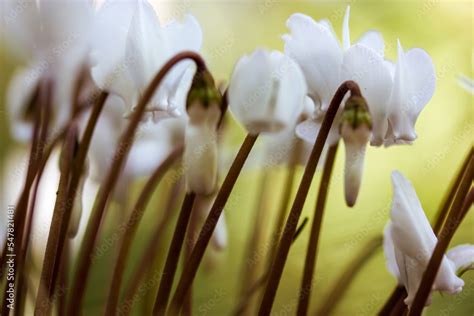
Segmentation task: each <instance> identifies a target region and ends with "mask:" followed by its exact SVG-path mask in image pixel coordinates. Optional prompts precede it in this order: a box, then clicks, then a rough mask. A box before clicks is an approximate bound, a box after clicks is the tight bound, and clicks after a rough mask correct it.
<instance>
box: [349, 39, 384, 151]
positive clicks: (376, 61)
mask: <svg viewBox="0 0 474 316" xmlns="http://www.w3.org/2000/svg"><path fill="white" fill-rule="evenodd" d="M341 77H342V81H344V80H354V81H355V82H357V83H358V84H359V86H360V88H361V91H362V95H363V96H364V98H365V99H366V100H367V105H368V107H369V110H370V114H371V116H372V123H373V128H372V144H374V145H381V144H382V142H383V139H384V137H385V134H386V132H387V128H388V126H387V125H388V121H387V104H388V101H389V98H390V92H391V88H392V78H391V76H390V70H389V69H388V68H387V66H386V64H385V62H384V60H383V58H382V56H380V55H379V54H378V53H377V52H375V51H374V50H373V49H371V48H369V47H367V46H364V45H361V44H355V45H353V46H351V48H349V50H347V52H346V53H345V54H344V62H343V65H342V70H341Z"/></svg>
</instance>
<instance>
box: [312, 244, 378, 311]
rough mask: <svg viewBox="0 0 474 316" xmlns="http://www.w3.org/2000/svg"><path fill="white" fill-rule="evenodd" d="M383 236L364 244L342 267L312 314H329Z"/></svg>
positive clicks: (373, 252)
mask: <svg viewBox="0 0 474 316" xmlns="http://www.w3.org/2000/svg"><path fill="white" fill-rule="evenodd" d="M382 241H383V237H382V236H378V237H376V238H374V239H372V240H371V241H369V242H368V244H367V245H365V246H364V247H363V248H362V249H361V251H360V252H359V253H358V254H357V256H356V257H355V258H354V260H353V261H352V262H351V263H350V264H349V265H348V266H347V268H346V269H344V271H343V273H342V274H341V276H340V277H339V278H338V280H337V281H336V282H335V283H334V284H335V285H334V288H333V289H332V290H331V291H330V292H329V295H328V297H327V298H326V299H324V301H323V302H324V304H323V306H322V307H321V308H320V309H319V311H318V312H317V313H315V314H314V315H325V316H326V315H330V314H331V313H332V311H333V310H334V308H335V307H336V306H337V304H338V303H339V301H340V300H341V298H342V297H343V296H344V294H345V293H346V291H347V289H348V288H349V284H350V283H351V282H352V280H353V279H354V278H355V277H356V275H357V273H359V271H360V270H361V269H362V267H364V265H365V264H366V263H367V261H368V260H369V259H370V258H371V257H372V256H373V255H374V254H375V252H376V250H377V249H378V248H379V247H380V246H382Z"/></svg>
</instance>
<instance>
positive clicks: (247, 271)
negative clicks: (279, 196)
mask: <svg viewBox="0 0 474 316" xmlns="http://www.w3.org/2000/svg"><path fill="white" fill-rule="evenodd" d="M269 183H270V171H269V170H268V169H266V170H263V172H262V174H261V178H260V180H259V183H258V188H259V190H258V191H257V203H256V204H255V209H254V210H253V212H251V213H252V214H253V216H254V217H252V218H251V221H252V222H253V226H252V229H251V230H250V232H251V234H250V236H249V238H248V241H247V249H246V251H245V256H244V260H243V262H242V271H241V282H242V283H241V285H240V286H241V288H240V294H239V297H243V296H245V294H246V293H247V291H248V288H249V287H250V286H251V285H253V284H254V283H255V278H256V276H257V273H258V272H259V271H258V270H259V262H260V261H261V260H260V259H261V258H260V256H261V253H259V251H261V250H262V249H260V246H261V243H262V237H263V236H262V235H263V229H262V228H263V226H264V223H265V220H266V219H267V218H268V217H267V216H266V215H267V214H266V212H267V210H268V207H267V205H266V203H265V202H266V200H267V198H268V191H269ZM249 226H250V225H249ZM251 305H252V302H251V300H249V301H247V304H246V305H245V306H244V310H243V311H242V313H243V314H245V313H246V309H249V308H250V307H251Z"/></svg>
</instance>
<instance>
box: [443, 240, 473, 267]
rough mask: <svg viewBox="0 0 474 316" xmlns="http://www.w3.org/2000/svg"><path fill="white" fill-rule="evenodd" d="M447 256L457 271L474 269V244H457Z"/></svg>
mask: <svg viewBox="0 0 474 316" xmlns="http://www.w3.org/2000/svg"><path fill="white" fill-rule="evenodd" d="M446 256H447V257H448V258H449V259H450V260H451V261H452V262H453V263H454V266H455V270H456V272H459V271H462V270H466V269H469V270H473V269H474V245H468V244H466V245H460V246H456V247H454V248H452V249H450V250H449V251H448V253H447V254H446Z"/></svg>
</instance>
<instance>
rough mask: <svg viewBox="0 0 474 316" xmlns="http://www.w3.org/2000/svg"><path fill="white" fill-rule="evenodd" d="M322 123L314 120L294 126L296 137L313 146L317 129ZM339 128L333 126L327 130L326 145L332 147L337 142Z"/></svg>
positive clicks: (335, 125) (336, 125)
mask: <svg viewBox="0 0 474 316" xmlns="http://www.w3.org/2000/svg"><path fill="white" fill-rule="evenodd" d="M321 124H322V121H321V120H316V119H308V120H305V121H303V122H301V123H299V124H298V125H297V126H296V130H295V131H296V135H297V136H298V137H299V138H301V139H303V140H304V141H306V142H308V143H310V144H314V142H315V141H316V138H317V137H318V133H319V129H320V128H321ZM339 138H340V135H339V126H338V124H333V125H332V127H331V129H330V130H329V135H328V138H327V140H326V144H328V145H334V144H336V143H337V141H338V140H339Z"/></svg>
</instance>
